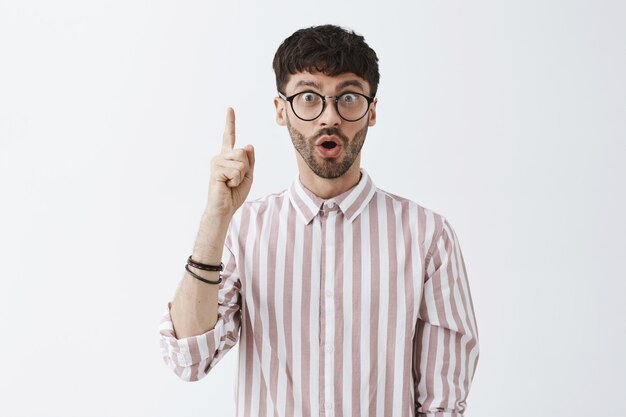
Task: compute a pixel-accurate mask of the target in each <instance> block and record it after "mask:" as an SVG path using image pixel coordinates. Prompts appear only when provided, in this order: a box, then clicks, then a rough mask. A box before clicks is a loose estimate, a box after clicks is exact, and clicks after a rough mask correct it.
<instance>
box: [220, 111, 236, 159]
mask: <svg viewBox="0 0 626 417" xmlns="http://www.w3.org/2000/svg"><path fill="white" fill-rule="evenodd" d="M234 147H235V110H233V108H232V107H229V108H228V109H226V126H225V127H224V136H223V137H222V152H226V151H232V150H233V148H234Z"/></svg>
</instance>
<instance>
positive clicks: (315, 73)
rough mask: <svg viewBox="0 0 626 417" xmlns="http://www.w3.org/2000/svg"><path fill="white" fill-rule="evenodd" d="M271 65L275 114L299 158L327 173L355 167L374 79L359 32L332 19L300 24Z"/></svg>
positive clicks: (373, 62)
mask: <svg viewBox="0 0 626 417" xmlns="http://www.w3.org/2000/svg"><path fill="white" fill-rule="evenodd" d="M273 66H274V71H275V73H276V85H277V89H278V92H279V97H277V98H276V99H274V104H275V106H276V120H277V122H278V124H280V125H284V126H287V127H288V129H289V133H290V135H291V139H292V141H293V144H294V146H295V148H296V150H297V151H298V154H299V156H300V159H301V161H299V162H304V163H306V166H308V168H309V169H310V170H311V171H312V172H313V173H314V174H315V175H317V176H318V177H322V178H327V179H333V178H339V177H341V176H343V175H344V174H345V173H346V172H348V171H349V170H351V169H352V170H357V171H358V169H359V166H360V151H361V147H362V146H363V143H364V140H365V136H366V134H367V128H368V126H373V125H374V124H375V122H376V99H374V96H375V95H376V90H377V89H378V82H379V79H380V75H379V72H378V58H377V57H376V53H375V52H374V51H373V50H372V49H371V48H370V47H369V46H368V45H367V44H366V43H365V40H364V38H363V37H362V36H360V35H357V34H356V33H354V32H352V31H347V30H345V29H342V28H340V27H338V26H333V25H324V26H316V27H311V28H307V29H301V30H298V31H296V32H295V33H294V34H293V35H291V36H290V37H288V38H287V39H285V41H284V42H283V43H282V44H281V45H280V47H279V48H278V50H277V51H276V55H275V56H274V63H273ZM355 162H356V164H355ZM299 165H300V166H301V167H302V164H300V163H299ZM301 174H302V172H301Z"/></svg>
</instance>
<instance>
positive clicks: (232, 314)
mask: <svg viewBox="0 0 626 417" xmlns="http://www.w3.org/2000/svg"><path fill="white" fill-rule="evenodd" d="M224 256H225V258H224V265H225V269H224V273H223V282H222V283H221V284H220V289H219V296H218V301H219V314H218V321H217V324H216V325H215V327H214V328H213V329H212V330H210V331H208V332H207V333H205V334H202V335H199V336H194V337H189V338H185V339H180V340H179V339H176V335H175V333H174V329H173V326H172V322H171V319H170V316H169V310H168V311H167V312H166V313H165V315H164V316H163V319H162V322H161V328H160V333H161V347H162V353H163V357H164V360H165V362H166V363H167V364H168V365H169V366H170V367H171V369H172V370H173V371H174V372H175V373H176V374H177V375H178V376H179V377H181V378H182V379H184V380H188V381H195V380H198V379H200V378H202V377H204V376H205V375H206V374H207V373H208V372H209V371H210V370H211V369H212V368H213V367H214V366H215V365H216V364H217V362H218V361H219V360H220V359H221V358H222V357H223V356H224V355H225V354H226V352H228V350H229V349H231V348H232V347H233V346H234V345H235V344H236V343H237V341H239V342H240V344H239V371H238V373H239V374H238V378H237V386H236V401H237V416H240V417H257V416H263V417H265V416H268V417H269V416H272V417H278V416H280V417H283V416H289V417H291V416H306V417H310V416H325V417H335V416H337V417H341V416H346V417H347V416H353V417H357V416H358V417H361V416H385V417H388V416H394V417H395V416H415V415H419V416H431V417H458V416H462V414H463V411H464V409H465V399H466V397H467V395H468V391H469V387H470V383H471V380H472V376H473V374H474V370H475V368H476V363H477V361H478V343H477V341H478V340H477V336H478V335H477V328H476V321H475V318H474V311H473V307H472V301H471V297H470V290H469V286H468V281H467V275H466V272H465V265H464V262H463V258H462V255H461V250H460V248H459V244H458V241H457V238H456V235H455V233H454V231H453V230H452V228H451V227H450V224H449V223H448V222H447V221H446V220H445V219H444V218H443V217H442V216H440V215H438V214H436V213H434V212H432V211H430V210H428V209H426V208H424V207H421V206H419V205H417V204H415V203H413V202H411V201H409V200H407V199H404V198H400V197H397V196H394V195H392V194H389V193H387V192H385V191H382V190H380V189H377V188H376V187H375V186H374V183H373V182H372V180H371V179H370V177H369V176H368V174H367V173H366V172H365V171H363V170H362V176H361V180H360V181H359V183H358V184H357V185H356V186H355V187H353V188H352V189H350V190H348V191H346V192H345V193H343V194H341V195H339V196H337V197H335V198H332V199H329V200H322V199H321V198H319V197H317V196H316V195H314V194H313V193H312V192H311V191H309V190H308V189H306V188H305V187H304V186H303V185H302V183H301V182H300V181H299V180H295V181H294V182H293V184H292V185H291V187H290V188H289V189H288V190H285V191H283V192H282V193H279V194H273V195H270V196H267V197H265V198H262V199H258V200H255V201H250V202H246V203H245V204H244V205H243V206H242V208H241V209H240V210H239V211H238V212H237V213H236V214H235V216H234V217H233V220H232V221H231V225H230V230H229V235H228V238H227V241H226V249H225V250H224Z"/></svg>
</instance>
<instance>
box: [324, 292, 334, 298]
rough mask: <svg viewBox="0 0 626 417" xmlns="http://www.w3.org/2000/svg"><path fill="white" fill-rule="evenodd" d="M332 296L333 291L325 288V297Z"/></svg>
mask: <svg viewBox="0 0 626 417" xmlns="http://www.w3.org/2000/svg"><path fill="white" fill-rule="evenodd" d="M332 296H333V292H332V291H331V290H326V297H328V298H330V297H332Z"/></svg>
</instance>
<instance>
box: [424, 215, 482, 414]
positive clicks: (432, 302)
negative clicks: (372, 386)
mask: <svg viewBox="0 0 626 417" xmlns="http://www.w3.org/2000/svg"><path fill="white" fill-rule="evenodd" d="M435 230H437V232H436V233H435V238H434V239H433V244H432V246H431V248H430V250H429V251H428V254H427V255H426V257H425V262H424V265H425V274H424V290H423V293H422V303H421V305H420V310H419V317H418V323H417V329H416V335H415V340H414V356H413V370H414V373H415V375H416V379H415V401H416V404H415V406H416V411H417V415H418V416H419V417H462V416H463V412H464V410H465V406H466V403H465V401H466V398H467V395H468V393H469V389H470V384H471V381H472V378H473V376H474V370H475V369H476V364H477V362H478V332H477V327H476V318H475V316H474V308H473V305H472V299H471V295H470V289H469V285H468V280H467V274H466V270H465V264H464V261H463V256H462V254H461V249H460V247H459V243H458V240H457V237H456V234H455V233H454V231H453V229H452V227H451V226H450V224H449V223H448V222H447V220H445V219H443V218H442V219H441V222H440V227H439V228H435Z"/></svg>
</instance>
